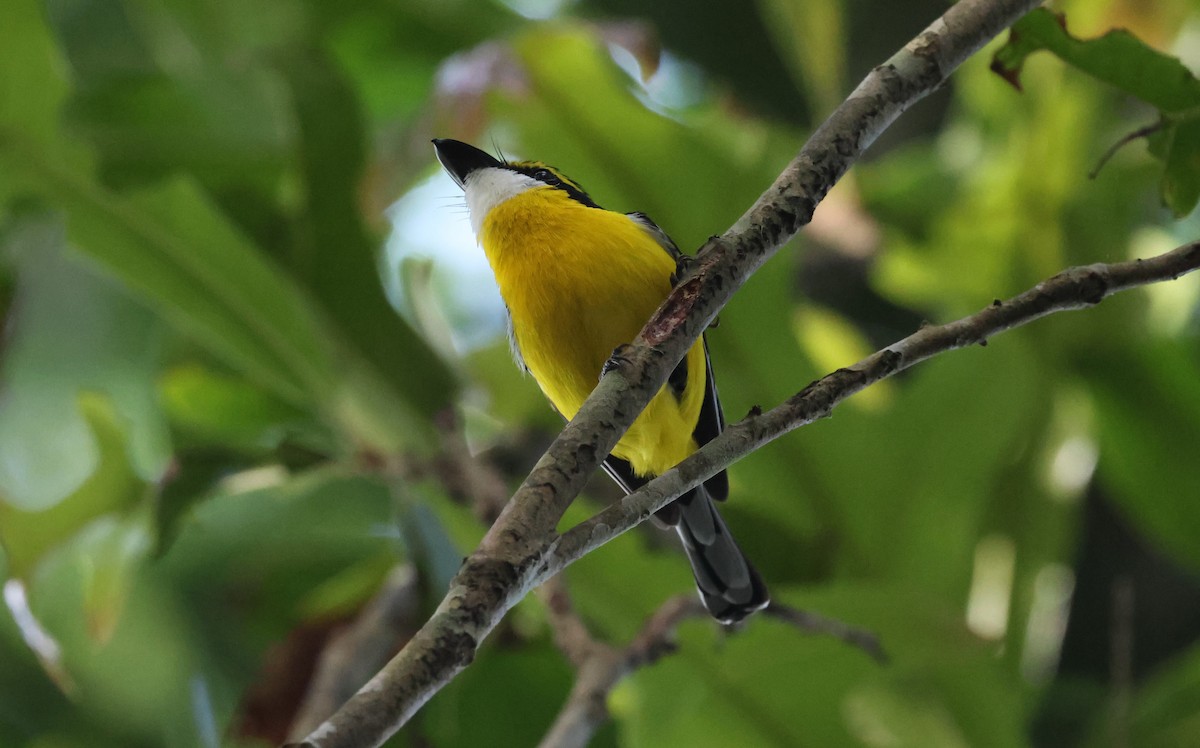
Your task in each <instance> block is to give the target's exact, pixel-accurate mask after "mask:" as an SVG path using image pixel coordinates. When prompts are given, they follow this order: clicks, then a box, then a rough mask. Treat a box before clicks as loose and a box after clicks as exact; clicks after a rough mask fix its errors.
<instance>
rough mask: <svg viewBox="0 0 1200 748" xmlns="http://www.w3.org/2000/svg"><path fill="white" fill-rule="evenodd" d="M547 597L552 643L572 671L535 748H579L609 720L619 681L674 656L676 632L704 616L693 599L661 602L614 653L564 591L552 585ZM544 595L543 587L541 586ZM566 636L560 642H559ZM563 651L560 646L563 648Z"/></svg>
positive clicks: (691, 596)
mask: <svg viewBox="0 0 1200 748" xmlns="http://www.w3.org/2000/svg"><path fill="white" fill-rule="evenodd" d="M559 579H560V577H554V579H553V580H551V582H555V589H554V591H552V592H551V593H550V594H549V595H548V596H549V597H552V598H553V599H555V603H556V605H557V610H554V611H552V612H551V620H552V622H553V620H554V619H555V618H557V619H558V623H557V624H553V623H552V625H555V626H556V634H555V642H556V643H557V644H558V645H559V647H560V648H563V650H564V652H565V653H566V654H567V657H568V658H569V659H571V661H572V663H573V664H574V665H575V667H576V676H575V684H574V686H572V688H571V693H570V695H568V696H567V700H566V702H565V703H564V704H563V707H562V709H561V710H560V711H559V713H558V716H557V717H556V718H555V720H554V724H552V725H551V726H550V729H549V730H548V731H547V732H546V736H545V737H544V738H542V741H541V742H540V743H539V744H538V746H539V748H583V746H586V745H587V744H588V741H589V740H591V738H592V736H593V735H595V734H596V730H598V729H600V727H601V726H602V725H604V723H605V722H607V721H608V719H609V713H608V706H607V701H608V695H609V693H611V692H612V690H613V688H615V687H616V685H617V684H618V683H620V682H621V680H622V679H624V678H626V677H627V676H629V675H630V674H631V673H633V672H634V671H635V670H637V669H638V668H642V667H646V666H647V665H652V664H654V663H655V662H657V661H658V660H659V659H661V658H662V657H663V656H665V655H668V654H670V653H672V652H674V651H675V642H674V640H675V629H676V628H678V626H679V624H680V623H682V622H683V621H685V620H687V619H689V618H699V617H704V616H706V615H707V613H706V612H705V610H704V606H703V605H701V603H700V599H699V598H698V597H697V596H696V595H680V596H678V597H672V598H670V599H668V600H667V601H666V602H664V603H663V604H662V605H661V606H660V607H659V609H658V610H657V611H655V613H654V615H652V616H651V617H650V618H649V620H647V621H646V624H645V625H644V626H642V629H641V631H639V632H638V634H637V636H635V637H634V638H633V640H632V641H630V642H629V644H628V645H627V646H625V647H623V648H617V647H614V646H612V645H610V644H606V643H604V642H600V641H597V640H596V639H594V638H593V637H592V636H591V635H590V634H589V633H587V630H586V627H585V626H584V624H583V621H582V620H581V619H580V618H579V616H578V615H577V614H576V613H575V612H574V610H573V609H571V608H570V602H569V599H568V598H567V596H566V587H565V586H563V585H562V584H561V583H557V582H556V580H559ZM543 589H545V586H543ZM564 635H565V636H564ZM564 645H565V646H564Z"/></svg>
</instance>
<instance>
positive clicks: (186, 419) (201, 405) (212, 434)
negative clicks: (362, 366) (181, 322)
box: [160, 364, 304, 451]
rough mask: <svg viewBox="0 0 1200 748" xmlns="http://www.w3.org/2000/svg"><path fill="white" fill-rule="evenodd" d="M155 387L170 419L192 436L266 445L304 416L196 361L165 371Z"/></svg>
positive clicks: (247, 446)
mask: <svg viewBox="0 0 1200 748" xmlns="http://www.w3.org/2000/svg"><path fill="white" fill-rule="evenodd" d="M160 391H161V393H162V402H163V408H164V409H165V410H166V411H167V413H168V414H169V415H170V418H171V421H172V423H173V424H174V425H175V426H176V428H179V429H181V430H182V431H183V432H184V434H186V435H187V436H188V437H190V439H191V440H192V441H194V442H201V443H208V444H214V445H222V446H226V447H232V448H240V449H245V450H252V451H253V450H263V449H269V448H273V447H275V446H277V445H278V444H279V442H280V441H281V440H282V439H283V437H284V436H285V434H286V433H287V429H288V427H289V426H290V425H292V424H294V423H297V422H298V421H300V420H301V419H302V418H303V416H304V414H303V413H302V412H301V411H299V410H297V409H295V408H293V407H291V406H290V405H288V404H287V403H285V402H282V401H280V400H278V399H277V398H274V397H271V396H270V395H269V394H268V393H266V392H264V391H263V390H261V389H259V388H257V387H255V386H253V385H251V384H250V383H248V382H246V381H244V380H241V379H237V378H235V377H231V376H227V375H223V374H220V373H218V372H216V371H213V370H211V369H208V368H205V367H202V366H200V365H198V364H190V365H185V366H178V367H175V368H174V369H171V370H170V371H168V372H166V373H165V374H164V375H163V378H162V381H161V384H160Z"/></svg>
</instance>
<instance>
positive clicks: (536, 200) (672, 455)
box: [480, 189, 705, 475]
mask: <svg viewBox="0 0 1200 748" xmlns="http://www.w3.org/2000/svg"><path fill="white" fill-rule="evenodd" d="M550 193H558V194H550ZM561 194H562V193H561V191H559V190H552V189H548V190H533V191H530V192H527V193H524V194H521V195H518V196H517V197H514V198H511V199H509V200H507V201H505V202H503V203H501V204H500V205H498V206H496V207H495V208H493V209H492V210H491V212H489V214H488V216H487V218H486V220H485V221H484V223H483V231H482V235H481V237H480V238H481V243H482V244H483V247H484V251H485V252H486V253H487V255H488V260H489V261H490V262H491V265H492V269H493V271H494V272H495V274H496V280H497V283H498V284H499V286H500V293H501V295H502V296H503V297H504V300H505V303H506V304H507V305H508V309H509V312H510V314H511V315H512V324H513V333H514V335H515V337H516V342H517V346H518V348H519V349H520V351H521V354H522V356H523V358H524V359H525V364H526V366H528V367H529V371H530V373H531V374H532V375H533V377H534V379H535V380H536V381H537V383H538V385H539V386H540V387H541V388H542V392H544V393H545V394H546V397H547V398H549V399H550V402H551V403H553V404H554V407H555V408H556V409H557V410H558V411H559V412H560V413H562V415H563V416H564V417H566V418H568V419H569V418H573V417H574V416H575V414H576V413H577V412H578V411H579V407H580V405H582V404H583V401H584V400H585V399H586V398H587V396H588V395H589V394H590V393H591V391H592V390H593V389H594V388H595V386H596V383H597V382H598V381H599V377H600V371H601V368H602V367H603V366H604V362H605V361H606V360H607V359H608V358H609V356H610V355H611V354H612V351H613V349H614V348H616V347H617V346H619V345H621V344H623V343H628V342H630V341H631V340H633V339H634V338H635V337H636V336H637V334H638V332H639V331H641V329H642V326H643V325H644V324H645V323H646V320H648V319H649V318H650V315H651V314H652V313H653V312H654V310H655V309H656V308H657V307H658V305H659V304H660V303H661V302H662V300H663V299H664V298H666V296H667V294H668V293H670V291H671V281H670V276H671V273H672V271H673V270H674V267H675V265H674V261H673V260H672V259H671V257H670V256H669V255H668V254H667V253H666V252H665V251H664V250H663V249H662V247H660V246H659V245H658V244H657V243H656V242H655V241H654V240H653V239H652V238H651V237H650V236H649V234H647V233H646V232H645V231H644V230H643V229H642V228H641V227H640V226H638V225H637V224H635V223H634V222H633V221H632V220H631V219H630V218H629V217H628V216H625V215H623V214H620V213H614V212H611V211H606V210H601V209H598V208H589V207H585V206H583V205H579V204H577V203H574V202H573V201H570V200H569V199H567V198H565V196H563V198H561V199H560V197H559V195H561ZM563 199H565V200H566V203H565V204H564V203H563V201H562V200H563ZM687 359H688V383H687V386H686V387H685V389H684V396H683V398H682V400H678V399H676V397H675V395H674V394H673V393H672V392H670V391H669V390H667V389H666V388H664V389H663V390H660V391H659V392H658V394H657V395H656V396H655V397H654V399H653V400H651V402H650V404H649V405H648V406H647V407H646V410H645V411H643V412H642V414H641V415H640V416H639V417H638V418H637V420H636V421H634V423H633V425H632V426H631V427H630V428H629V431H628V432H626V434H625V436H624V437H623V438H622V439H621V441H620V442H619V443H618V444H617V446H616V447H615V448H614V449H613V454H614V455H616V456H617V457H620V458H622V459H624V460H628V461H629V463H630V464H631V465H632V466H633V469H634V471H635V472H636V473H638V474H639V475H657V474H659V473H661V472H663V471H665V470H667V469H668V468H670V467H672V466H673V465H675V464H676V463H678V462H679V461H680V460H682V459H683V458H684V457H687V456H688V455H689V454H691V453H692V452H694V451H695V450H696V444H695V441H694V440H693V439H692V430H693V429H694V428H695V426H696V421H697V419H698V418H699V415H700V405H701V402H702V400H703V396H704V383H705V363H704V350H703V344H702V343H699V342H697V344H696V345H695V346H693V347H692V349H691V350H690V351H689V352H688V355H687Z"/></svg>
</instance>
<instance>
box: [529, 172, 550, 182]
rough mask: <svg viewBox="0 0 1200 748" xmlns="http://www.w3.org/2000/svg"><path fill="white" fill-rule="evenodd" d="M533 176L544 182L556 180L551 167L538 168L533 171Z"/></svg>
mask: <svg viewBox="0 0 1200 748" xmlns="http://www.w3.org/2000/svg"><path fill="white" fill-rule="evenodd" d="M533 178H534V179H537V180H539V181H542V182H553V181H555V178H554V172H552V171H550V170H549V169H538V170H537V171H535V172H534V173H533Z"/></svg>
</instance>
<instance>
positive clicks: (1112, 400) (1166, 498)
mask: <svg viewBox="0 0 1200 748" xmlns="http://www.w3.org/2000/svg"><path fill="white" fill-rule="evenodd" d="M1087 361H1088V363H1089V365H1088V366H1087V367H1086V371H1087V373H1088V375H1089V378H1090V379H1091V380H1092V382H1093V387H1094V390H1095V398H1096V407H1097V415H1098V422H1099V426H1100V444H1101V447H1100V463H1099V477H1100V480H1101V481H1102V485H1104V486H1105V487H1106V488H1108V489H1109V491H1110V495H1111V496H1112V498H1114V499H1115V500H1116V501H1117V502H1118V504H1119V505H1120V506H1121V507H1122V508H1124V509H1125V511H1126V512H1128V515H1129V517H1130V519H1132V520H1133V521H1134V522H1135V523H1136V524H1137V525H1138V527H1140V528H1141V529H1142V530H1143V531H1144V532H1146V533H1147V534H1149V535H1150V536H1151V537H1154V538H1155V539H1156V540H1157V544H1156V547H1160V548H1164V549H1166V550H1167V551H1169V552H1170V553H1171V554H1172V555H1174V557H1175V558H1177V559H1179V560H1181V561H1183V562H1185V563H1187V564H1189V565H1190V567H1191V568H1192V569H1200V547H1198V546H1197V544H1196V538H1198V537H1200V504H1198V503H1197V502H1195V501H1189V500H1185V498H1184V497H1185V496H1188V495H1189V493H1188V491H1189V489H1188V487H1191V486H1200V461H1197V460H1196V453H1195V449H1194V447H1195V445H1196V444H1200V393H1198V392H1197V390H1196V387H1195V382H1196V381H1198V379H1200V361H1197V359H1196V357H1195V355H1194V354H1193V353H1192V352H1191V351H1189V350H1188V349H1186V348H1183V347H1178V346H1172V345H1170V344H1167V343H1158V344H1154V345H1145V346H1142V347H1141V348H1140V349H1138V350H1137V353H1136V355H1134V356H1127V355H1125V356H1121V357H1120V358H1119V359H1115V358H1108V357H1106V356H1104V355H1102V354H1100V352H1096V354H1095V355H1093V356H1091V357H1089V359H1087Z"/></svg>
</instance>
